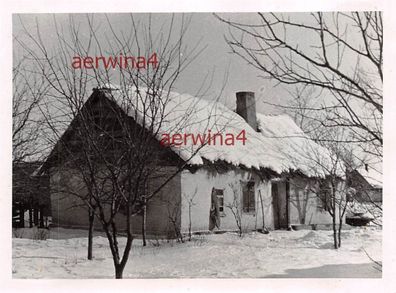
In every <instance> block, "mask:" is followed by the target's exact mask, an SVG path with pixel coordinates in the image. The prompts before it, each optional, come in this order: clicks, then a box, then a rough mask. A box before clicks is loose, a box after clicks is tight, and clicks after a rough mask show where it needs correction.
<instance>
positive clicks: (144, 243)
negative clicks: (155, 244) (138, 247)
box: [142, 197, 147, 246]
mask: <svg viewBox="0 0 396 293" xmlns="http://www.w3.org/2000/svg"><path fill="white" fill-rule="evenodd" d="M146 212H147V209H146V198H145V197H143V218H142V239H143V246H146V245H147V243H146V216H147V214H146Z"/></svg>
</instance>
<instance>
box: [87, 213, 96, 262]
mask: <svg viewBox="0 0 396 293" xmlns="http://www.w3.org/2000/svg"><path fill="white" fill-rule="evenodd" d="M88 217H89V219H88V220H89V229H88V259H89V260H92V244H93V241H92V238H93V227H94V225H93V224H94V219H95V213H94V211H93V209H91V208H90V209H89V215H88Z"/></svg>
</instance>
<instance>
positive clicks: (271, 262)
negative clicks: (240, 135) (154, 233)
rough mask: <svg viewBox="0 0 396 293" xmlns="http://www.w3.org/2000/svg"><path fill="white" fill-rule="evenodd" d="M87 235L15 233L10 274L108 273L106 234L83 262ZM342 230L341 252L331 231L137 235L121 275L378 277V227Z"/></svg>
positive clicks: (70, 275)
mask: <svg viewBox="0 0 396 293" xmlns="http://www.w3.org/2000/svg"><path fill="white" fill-rule="evenodd" d="M85 233H86V232H85V231H81V230H66V229H56V228H55V229H54V230H52V231H51V232H50V234H49V235H48V236H49V237H50V238H51V239H47V240H33V239H25V238H13V249H12V250H13V268H12V270H13V278H113V277H114V271H113V263H112V258H111V253H110V250H109V249H108V244H107V239H106V238H105V237H103V236H100V234H97V236H95V237H94V260H92V261H88V260H87V259H86V249H87V239H86V238H85V237H84V235H85ZM17 235H18V237H20V236H21V235H20V234H17ZM24 236H25V237H26V236H29V232H27V231H25V233H24ZM30 236H31V235H30ZM342 236H343V243H342V247H341V248H340V249H339V250H334V249H332V232H331V231H308V230H301V231H272V232H271V233H270V234H267V235H264V234H260V233H249V234H245V235H244V236H243V238H239V237H238V236H237V235H236V234H233V233H226V234H214V235H195V236H194V238H193V240H192V241H191V242H190V241H186V242H185V243H177V242H175V241H171V242H167V241H166V240H164V241H156V240H150V241H149V243H148V246H147V247H142V245H141V244H142V243H141V240H135V241H134V246H133V249H132V252H131V257H130V260H129V262H128V264H127V267H126V268H125V271H124V278H179V277H186V278H197V277H201V278H263V277H264V278H265V277H272V278H275V277H338V278H340V277H381V272H380V271H379V270H378V269H377V268H376V267H375V265H374V264H373V263H372V262H371V261H370V259H369V257H368V256H367V255H366V253H365V251H364V250H366V251H367V253H368V254H369V255H370V257H371V258H373V259H374V260H376V261H381V258H382V256H381V237H382V231H381V230H380V229H377V228H375V227H366V228H352V229H351V230H346V231H344V232H343V235H342ZM123 240H124V239H121V243H123Z"/></svg>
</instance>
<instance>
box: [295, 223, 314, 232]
mask: <svg viewBox="0 0 396 293" xmlns="http://www.w3.org/2000/svg"><path fill="white" fill-rule="evenodd" d="M291 228H292V230H294V231H299V230H314V227H313V225H304V224H296V225H291Z"/></svg>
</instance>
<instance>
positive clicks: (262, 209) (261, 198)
mask: <svg viewBox="0 0 396 293" xmlns="http://www.w3.org/2000/svg"><path fill="white" fill-rule="evenodd" d="M259 196H260V203H261V216H262V217H263V232H264V229H265V218H264V204H263V197H262V196H261V190H260V189H259Z"/></svg>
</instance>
